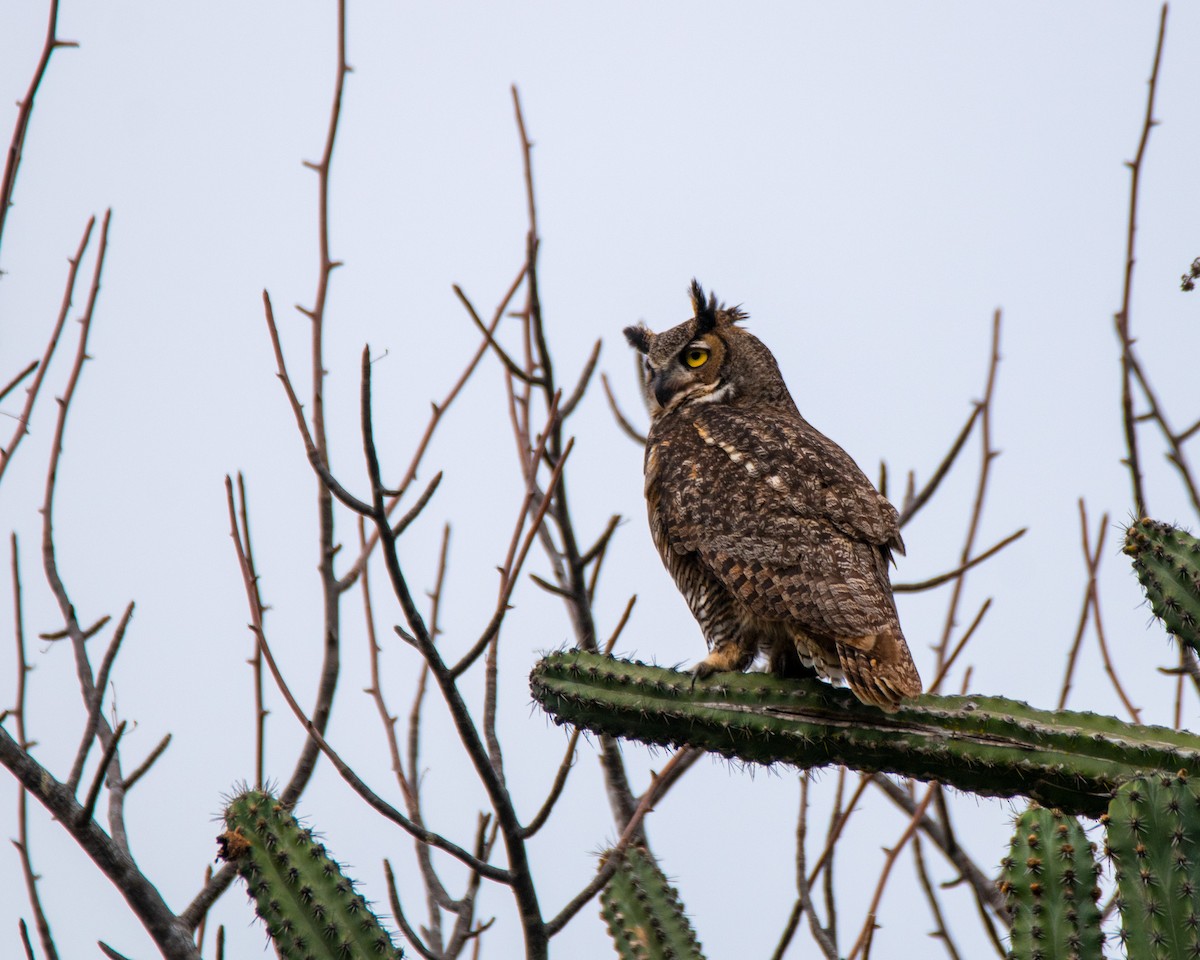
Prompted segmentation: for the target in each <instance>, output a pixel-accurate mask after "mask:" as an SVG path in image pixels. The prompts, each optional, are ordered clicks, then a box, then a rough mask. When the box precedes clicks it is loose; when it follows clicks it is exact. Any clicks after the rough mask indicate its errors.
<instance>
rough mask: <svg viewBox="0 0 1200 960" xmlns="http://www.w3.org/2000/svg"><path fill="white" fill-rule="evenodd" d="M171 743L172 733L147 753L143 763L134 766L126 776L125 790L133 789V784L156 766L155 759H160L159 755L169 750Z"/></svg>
mask: <svg viewBox="0 0 1200 960" xmlns="http://www.w3.org/2000/svg"><path fill="white" fill-rule="evenodd" d="M170 745H171V734H169V733H168V734H167V735H166V736H165V737H163V738H162V739H161V740H159V741H158V745H157V746H156V747H155V748H154V749H153V750H151V751H150V753H149V755H147V757H146V759H145V760H143V761H142V762H141V763H139V764H138V765H137V766H136V767H134V769H133V771H132V772H131V773H130V774H129V776H127V777H126V778H125V780H124V783H123V786H124V787H125V790H126V791H127V792H128V791H129V790H131V789H132V788H133V785H134V784H135V783H137V782H138V781H139V780H141V779H142V777H144V776H145V775H146V773H147V772H149V770H150V768H151V767H152V766H154V763H155V761H156V760H158V758H159V757H161V756H162V755H163V754H164V753H166V752H167V747H169V746H170Z"/></svg>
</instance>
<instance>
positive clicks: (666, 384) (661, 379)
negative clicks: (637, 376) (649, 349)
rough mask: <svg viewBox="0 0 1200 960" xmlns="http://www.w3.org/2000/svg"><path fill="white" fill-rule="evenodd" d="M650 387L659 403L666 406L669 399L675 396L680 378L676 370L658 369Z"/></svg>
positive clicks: (651, 379)
mask: <svg viewBox="0 0 1200 960" xmlns="http://www.w3.org/2000/svg"><path fill="white" fill-rule="evenodd" d="M650 389H651V390H652V391H653V393H654V399H655V400H657V401H658V405H659V406H660V407H665V406H666V405H667V401H668V400H670V399H671V397H673V396H675V391H676V390H678V389H679V378H678V376H677V375H676V373H675V371H674V370H671V369H667V370H658V371H656V372H655V374H654V376H653V377H651V378H650Z"/></svg>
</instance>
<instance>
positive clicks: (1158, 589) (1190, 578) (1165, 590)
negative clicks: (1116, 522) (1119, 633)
mask: <svg viewBox="0 0 1200 960" xmlns="http://www.w3.org/2000/svg"><path fill="white" fill-rule="evenodd" d="M1123 549H1124V551H1125V553H1127V554H1129V556H1131V557H1132V558H1133V569H1134V572H1135V573H1136V574H1137V578H1138V580H1139V581H1140V582H1141V584H1142V589H1143V590H1145V591H1146V597H1147V599H1148V600H1149V601H1150V609H1151V610H1153V611H1154V615H1155V616H1156V617H1158V618H1159V619H1160V620H1162V622H1163V625H1164V626H1165V627H1166V628H1167V632H1169V633H1170V634H1172V635H1173V636H1175V637H1177V638H1178V639H1179V640H1180V641H1181V642H1183V643H1186V644H1187V645H1188V646H1189V647H1191V648H1192V649H1193V650H1195V651H1197V652H1200V540H1197V539H1196V538H1195V537H1193V536H1192V535H1191V534H1190V533H1187V532H1185V531H1183V530H1180V529H1179V528H1178V527H1173V526H1171V525H1170V524H1169V523H1158V522H1156V521H1154V520H1139V521H1138V522H1137V523H1134V524H1132V525H1131V526H1130V527H1129V529H1128V530H1126V531H1125V546H1124V548H1123Z"/></svg>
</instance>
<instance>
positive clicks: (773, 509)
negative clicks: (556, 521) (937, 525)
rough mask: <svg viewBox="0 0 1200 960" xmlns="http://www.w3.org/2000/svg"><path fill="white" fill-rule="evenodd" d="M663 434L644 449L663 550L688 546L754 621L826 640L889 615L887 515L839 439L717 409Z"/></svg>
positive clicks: (892, 531) (783, 421)
mask: <svg viewBox="0 0 1200 960" xmlns="http://www.w3.org/2000/svg"><path fill="white" fill-rule="evenodd" d="M673 434H674V436H673V437H672V438H671V439H670V441H669V442H668V443H667V444H666V445H665V446H663V447H660V448H659V449H657V450H656V452H655V457H656V458H657V459H659V460H660V461H661V462H659V463H658V464H657V465H656V466H657V471H658V472H659V474H660V476H659V479H660V481H661V485H660V487H659V489H660V491H661V492H660V494H659V497H660V501H659V507H658V509H659V511H660V516H661V519H662V522H663V526H664V530H663V532H664V533H665V535H666V536H665V539H666V541H667V546H669V548H670V549H671V550H673V551H675V552H677V553H680V554H689V553H690V554H695V555H696V556H697V557H698V558H699V559H700V561H701V563H703V565H704V566H705V567H706V568H707V569H708V570H709V571H710V572H711V573H712V574H713V575H714V576H715V577H716V578H717V579H718V580H720V581H721V583H722V584H724V586H725V587H726V588H727V589H729V590H730V591H731V592H732V593H733V594H734V595H735V596H736V597H737V598H738V599H739V600H740V601H741V602H742V603H743V604H745V605H746V606H747V607H748V608H749V609H750V611H751V612H752V613H754V614H755V615H756V616H759V617H763V618H766V619H770V620H797V621H799V622H800V623H801V624H803V625H806V626H807V627H809V628H810V629H811V630H813V631H814V632H816V633H820V634H822V635H825V636H830V637H858V636H864V635H867V634H870V633H873V632H874V631H876V630H878V629H880V628H882V627H883V626H886V625H889V624H894V623H895V622H896V613H895V606H894V604H893V602H892V598H891V592H890V587H889V585H888V577H887V559H888V551H889V549H892V548H894V549H902V543H901V540H900V535H899V528H898V524H897V519H896V511H895V508H893V507H892V505H891V504H890V503H888V502H887V500H886V499H884V498H883V497H882V496H880V494H879V493H878V492H877V491H876V490H875V488H874V487H873V486H872V485H871V483H870V481H869V480H867V478H866V477H865V476H864V475H863V473H862V471H861V470H859V469H858V467H857V465H856V464H855V463H854V461H853V460H852V459H851V458H850V456H849V455H848V454H847V453H846V452H845V451H844V450H842V449H841V447H839V446H838V445H837V444H835V443H834V442H833V441H832V440H829V439H828V438H827V437H825V436H823V435H822V434H821V433H819V432H818V431H816V430H815V429H813V428H812V427H811V426H810V425H809V424H808V423H806V422H805V421H804V420H802V419H801V418H800V417H799V416H798V415H794V416H791V417H780V416H773V415H770V414H760V413H757V412H743V411H738V410H735V409H732V408H729V407H720V406H718V405H714V406H713V407H711V408H709V409H707V410H703V411H701V412H699V413H697V414H695V415H694V416H692V417H689V418H688V423H687V429H676V430H675V431H673ZM651 440H652V444H653V440H654V437H653V434H652V436H651Z"/></svg>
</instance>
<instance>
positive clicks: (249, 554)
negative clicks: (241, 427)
mask: <svg viewBox="0 0 1200 960" xmlns="http://www.w3.org/2000/svg"><path fill="white" fill-rule="evenodd" d="M226 489H228V488H226ZM237 492H238V512H239V514H240V515H241V518H242V532H241V534H240V538H241V540H242V545H243V549H244V550H245V552H246V565H247V567H248V568H249V570H250V576H251V578H252V580H253V582H254V600H253V606H254V608H255V609H256V610H258V611H259V615H260V617H263V618H265V617H266V612H267V608H266V605H265V604H264V603H263V602H262V593H261V591H260V590H259V589H258V568H257V567H256V566H255V563H254V547H253V545H252V544H251V541H250V509H249V507H248V506H247V505H246V480H245V478H244V477H243V476H242V471H240V470H239V471H238V475H237ZM250 669H251V672H252V676H253V683H254V785H255V787H257V788H258V789H259V790H261V789H262V787H263V778H264V772H263V771H264V763H265V761H264V759H263V758H264V756H265V752H266V742H267V707H266V703H265V701H264V700H263V669H262V651H261V650H259V649H258V644H257V643H256V644H255V645H254V652H253V653H252V654H251V655H250Z"/></svg>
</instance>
